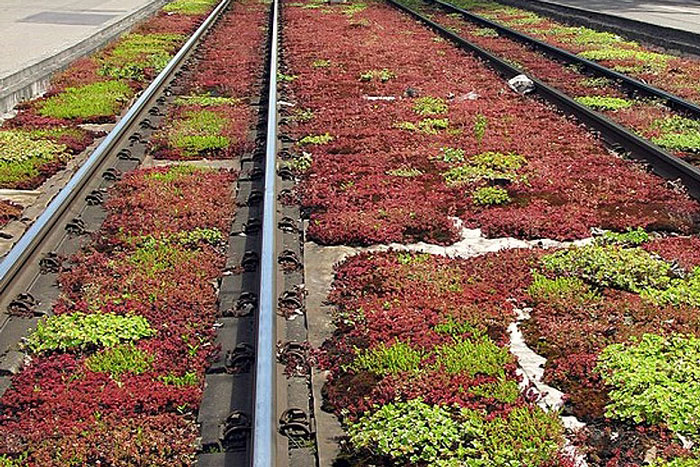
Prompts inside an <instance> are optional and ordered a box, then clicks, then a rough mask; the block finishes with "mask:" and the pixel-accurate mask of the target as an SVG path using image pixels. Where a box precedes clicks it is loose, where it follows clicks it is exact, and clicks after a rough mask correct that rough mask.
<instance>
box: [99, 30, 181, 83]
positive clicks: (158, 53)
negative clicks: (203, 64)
mask: <svg viewBox="0 0 700 467" xmlns="http://www.w3.org/2000/svg"><path fill="white" fill-rule="evenodd" d="M184 39H185V36H183V35H182V34H127V35H125V36H124V37H122V38H121V39H120V40H119V42H118V43H117V45H116V46H115V47H114V48H113V49H112V50H111V51H110V52H108V53H106V54H104V55H103V56H102V57H101V58H99V61H100V64H101V67H100V69H99V74H101V75H103V76H110V77H112V78H115V79H136V80H141V79H143V78H144V71H145V70H146V69H147V68H151V69H153V70H154V71H155V72H156V73H158V72H160V71H161V70H163V69H164V68H165V66H166V65H167V64H168V62H169V61H170V58H171V57H172V55H173V51H174V50H176V49H177V48H178V46H179V44H180V43H182V42H183V41H184Z"/></svg>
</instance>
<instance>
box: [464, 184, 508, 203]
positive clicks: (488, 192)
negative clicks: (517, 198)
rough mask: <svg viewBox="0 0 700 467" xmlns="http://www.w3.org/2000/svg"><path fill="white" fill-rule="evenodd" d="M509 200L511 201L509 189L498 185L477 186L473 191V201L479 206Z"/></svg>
mask: <svg viewBox="0 0 700 467" xmlns="http://www.w3.org/2000/svg"><path fill="white" fill-rule="evenodd" d="M508 201H510V196H509V195H508V190H506V189H505V188H501V187H498V186H485V187H481V188H477V189H476V190H475V191H474V192H473V193H472V202H473V203H474V204H476V205H477V206H493V205H497V204H506V203H507V202H508Z"/></svg>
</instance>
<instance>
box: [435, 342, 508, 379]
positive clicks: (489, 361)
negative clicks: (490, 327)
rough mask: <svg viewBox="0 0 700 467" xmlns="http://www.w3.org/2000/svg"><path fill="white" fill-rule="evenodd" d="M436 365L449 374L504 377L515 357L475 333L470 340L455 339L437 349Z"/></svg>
mask: <svg viewBox="0 0 700 467" xmlns="http://www.w3.org/2000/svg"><path fill="white" fill-rule="evenodd" d="M435 356H436V365H437V366H439V367H441V368H442V369H443V370H444V371H445V372H446V373H448V374H457V373H466V374H468V375H469V376H474V375H477V374H482V375H487V376H500V377H503V376H504V373H503V372H504V367H505V365H507V364H508V363H510V362H512V360H513V357H512V355H511V354H510V352H509V351H508V349H506V348H504V347H499V346H497V345H496V344H495V343H494V342H493V341H492V340H491V338H489V337H488V336H487V335H485V334H483V333H479V332H475V333H474V334H473V335H472V336H471V337H470V338H468V339H465V338H463V337H455V338H453V342H452V343H451V344H446V345H442V346H439V347H437V348H436V349H435Z"/></svg>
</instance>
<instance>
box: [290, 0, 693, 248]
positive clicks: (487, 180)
mask: <svg viewBox="0 0 700 467" xmlns="http://www.w3.org/2000/svg"><path fill="white" fill-rule="evenodd" d="M344 8H345V7H343V6H342V5H341V6H337V7H336V6H330V7H328V6H326V7H323V8H320V9H319V8H314V7H313V4H311V3H308V4H307V3H304V5H301V4H300V5H299V6H297V5H292V6H288V7H287V8H285V11H284V21H285V41H284V47H285V52H286V57H288V61H287V65H288V67H289V68H288V69H287V70H284V73H282V74H281V76H280V82H281V83H282V85H283V86H284V88H285V90H286V92H287V93H288V96H289V97H288V98H289V99H290V100H292V101H293V102H294V104H295V108H293V109H291V108H290V109H285V114H286V115H285V120H286V121H287V122H288V128H289V131H288V132H289V133H290V134H291V135H292V136H294V137H295V138H296V140H297V145H296V147H295V148H294V151H293V154H291V159H290V161H289V164H290V166H291V167H292V168H293V170H294V171H295V172H296V173H297V174H298V175H299V176H300V177H301V178H302V180H303V181H302V184H301V186H300V188H299V193H300V196H301V200H302V204H303V205H304V206H305V207H306V208H307V209H308V210H309V211H310V213H311V219H310V225H309V230H308V233H309V236H310V238H311V239H313V240H315V241H318V242H320V243H323V244H340V243H344V244H353V245H367V244H373V243H387V242H394V241H398V242H415V241H428V242H432V243H438V244H449V243H452V242H454V241H456V240H457V239H458V238H459V232H458V229H457V228H456V227H455V225H454V222H453V218H454V217H458V218H460V219H462V221H464V223H465V224H466V225H467V226H469V227H480V228H481V229H482V230H483V232H484V233H485V234H486V235H487V236H490V237H496V236H503V235H512V236H516V237H520V238H539V237H546V238H554V239H574V238H582V237H586V236H588V235H589V232H590V228H591V227H604V228H610V229H618V230H624V229H625V228H627V227H635V226H641V227H646V228H653V229H659V230H672V231H683V232H688V231H691V230H692V229H693V228H694V225H695V222H696V219H697V215H698V205H697V204H696V203H695V202H693V201H691V200H690V199H689V198H688V197H687V195H685V194H683V193H681V192H678V191H676V190H674V189H671V188H669V187H668V186H667V185H666V183H665V182H664V181H663V180H662V179H661V178H658V177H655V176H653V175H651V174H649V173H646V172H645V171H644V170H643V169H642V168H640V167H638V166H636V165H635V164H634V163H632V162H630V161H626V160H623V159H622V158H620V157H617V156H614V155H612V154H610V153H609V152H608V151H607V150H606V149H605V148H604V147H603V146H602V145H601V143H600V142H598V141H596V140H595V139H594V138H593V137H592V136H590V135H589V134H588V133H587V132H586V131H585V130H584V129H582V128H579V127H578V126H577V125H576V124H575V123H574V122H572V121H570V120H567V119H566V118H564V117H563V116H560V115H558V114H556V113H555V112H554V111H552V110H551V109H549V108H547V107H546V106H544V105H542V104H540V103H537V102H534V101H531V100H529V99H525V98H522V97H521V96H518V95H517V94H515V93H513V92H512V91H510V90H509V89H508V88H507V86H506V84H505V82H503V81H502V80H501V79H500V78H499V77H498V76H497V75H496V74H495V73H493V72H492V71H489V70H488V69H487V68H486V67H484V65H483V64H482V63H481V62H479V61H477V60H475V59H474V58H473V57H471V56H469V55H467V54H465V53H463V52H461V51H459V50H458V49H457V48H456V47H454V46H452V45H450V44H448V43H446V42H444V41H440V40H439V39H438V38H437V36H435V35H434V34H433V33H431V32H430V31H429V30H427V29H425V28H423V27H421V26H419V25H418V24H416V23H415V22H413V21H411V20H410V19H409V18H408V17H406V16H403V15H401V14H399V13H398V12H397V11H395V10H394V9H392V8H391V7H390V6H386V5H381V4H375V3H371V4H368V5H367V6H366V8H364V9H362V8H358V9H356V10H352V11H350V10H347V11H346V10H345V9H344ZM309 36H313V37H314V38H315V41H314V42H313V43H310V42H309V41H308V37H309ZM350 56H351V57H352V60H350V59H349V58H348V57H350ZM450 151H452V152H450ZM454 151H461V152H462V153H461V154H462V155H461V157H453V156H454ZM449 154H452V155H449ZM484 154H501V155H509V154H513V155H517V156H519V157H521V158H523V159H524V161H525V162H524V163H522V164H521V165H520V167H519V168H517V169H508V168H505V167H501V166H499V164H500V163H501V162H502V160H501V162H499V160H490V161H489V160H486V158H485V157H484ZM488 187H497V188H500V190H498V193H495V190H492V191H494V192H493V193H488V192H486V191H484V190H483V189H484V188H488ZM504 191H505V193H504ZM484 194H489V195H492V196H491V198H484V197H483V195H484ZM496 194H498V196H495V195H496ZM477 195H478V196H477ZM484 200H485V201H484Z"/></svg>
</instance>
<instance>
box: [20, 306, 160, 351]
mask: <svg viewBox="0 0 700 467" xmlns="http://www.w3.org/2000/svg"><path fill="white" fill-rule="evenodd" d="M154 334H155V331H154V330H153V329H151V327H150V325H149V324H148V321H147V320H146V318H144V317H142V316H120V315H116V314H114V313H94V314H85V313H79V312H78V313H70V314H62V315H54V316H50V317H48V318H47V319H46V320H44V321H40V322H39V324H38V325H37V328H36V330H35V331H34V332H32V333H31V334H30V335H29V337H27V340H26V347H27V348H28V349H29V350H30V351H32V352H35V353H39V352H46V351H51V350H71V349H88V348H92V347H113V346H116V345H118V344H121V343H122V342H128V341H134V340H137V339H141V338H144V337H149V336H152V335H154Z"/></svg>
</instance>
